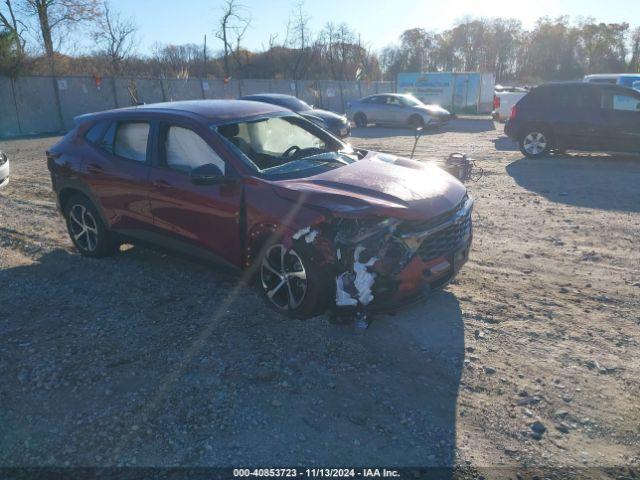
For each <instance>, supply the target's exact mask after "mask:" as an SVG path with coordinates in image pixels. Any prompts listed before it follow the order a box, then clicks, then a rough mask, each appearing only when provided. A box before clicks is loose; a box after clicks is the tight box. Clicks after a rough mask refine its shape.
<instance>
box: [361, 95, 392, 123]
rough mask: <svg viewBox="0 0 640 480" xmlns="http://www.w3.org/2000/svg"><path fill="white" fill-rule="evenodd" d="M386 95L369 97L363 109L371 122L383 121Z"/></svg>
mask: <svg viewBox="0 0 640 480" xmlns="http://www.w3.org/2000/svg"><path fill="white" fill-rule="evenodd" d="M386 98H387V96H386V95H376V96H375V97H371V99H370V100H369V102H368V104H367V108H366V110H365V115H366V116H367V119H368V120H369V121H370V122H372V123H378V122H384V116H385V115H384V112H385V103H386V101H387V100H386Z"/></svg>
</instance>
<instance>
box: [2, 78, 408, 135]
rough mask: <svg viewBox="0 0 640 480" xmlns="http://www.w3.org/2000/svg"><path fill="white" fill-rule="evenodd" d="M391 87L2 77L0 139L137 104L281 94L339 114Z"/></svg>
mask: <svg viewBox="0 0 640 480" xmlns="http://www.w3.org/2000/svg"><path fill="white" fill-rule="evenodd" d="M395 89H396V85H395V82H369V81H335V80H289V79H269V80H266V79H231V80H229V81H227V82H225V81H223V80H221V79H206V80H204V79H199V78H189V79H178V78H162V79H161V78H123V77H117V78H111V77H105V78H100V77H91V76H68V77H50V76H23V77H17V78H10V77H6V76H0V105H2V107H3V112H2V115H0V138H12V137H18V136H27V135H41V134H49V133H51V134H56V133H64V132H66V131H68V130H70V129H71V128H72V127H73V124H74V121H73V119H74V118H75V117H76V116H78V115H82V114H84V113H90V112H97V111H102V110H109V109H112V108H121V107H128V106H131V105H135V104H136V103H156V102H170V101H177V100H201V99H203V98H204V99H233V98H238V97H239V96H241V95H250V94H252V93H283V94H287V95H295V96H297V97H298V98H300V99H302V100H304V101H306V102H307V103H309V104H311V105H314V106H315V107H317V108H323V109H326V110H333V111H335V112H340V113H343V112H344V111H345V109H346V106H347V103H348V102H350V101H352V100H355V99H358V98H361V97H363V96H365V95H371V94H374V93H384V92H394V91H395ZM57 99H59V102H60V103H59V105H58V100H57Z"/></svg>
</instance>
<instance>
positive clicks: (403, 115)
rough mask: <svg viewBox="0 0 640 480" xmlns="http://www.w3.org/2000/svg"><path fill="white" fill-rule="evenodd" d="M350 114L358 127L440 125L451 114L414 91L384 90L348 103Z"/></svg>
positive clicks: (446, 120) (449, 117) (348, 112)
mask: <svg viewBox="0 0 640 480" xmlns="http://www.w3.org/2000/svg"><path fill="white" fill-rule="evenodd" d="M347 116H348V117H349V118H350V119H353V121H354V123H355V124H356V126H358V127H366V126H367V125H368V124H369V123H375V124H376V125H402V126H408V127H411V128H418V127H436V126H441V125H444V124H446V123H447V122H448V121H449V120H450V119H451V114H450V113H449V112H448V111H447V110H445V109H444V108H442V107H439V106H438V105H426V104H424V103H422V102H421V101H420V100H418V99H417V98H415V97H414V96H413V95H410V94H399V93H384V94H379V95H370V96H368V97H364V98H362V99H360V100H356V101H354V102H350V103H348V104H347Z"/></svg>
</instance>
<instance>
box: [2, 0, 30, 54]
mask: <svg viewBox="0 0 640 480" xmlns="http://www.w3.org/2000/svg"><path fill="white" fill-rule="evenodd" d="M4 4H5V7H4V8H3V9H2V10H0V26H1V27H2V28H3V29H4V30H5V31H6V32H9V34H10V35H11V37H12V39H13V43H14V45H15V47H16V54H17V56H18V58H19V59H21V58H22V57H23V55H24V45H25V40H24V37H23V36H22V32H23V31H24V30H25V28H26V27H25V25H24V23H22V22H21V21H20V20H18V19H17V17H16V14H15V10H14V8H13V5H12V3H11V0H5V2H4ZM5 9H6V10H5Z"/></svg>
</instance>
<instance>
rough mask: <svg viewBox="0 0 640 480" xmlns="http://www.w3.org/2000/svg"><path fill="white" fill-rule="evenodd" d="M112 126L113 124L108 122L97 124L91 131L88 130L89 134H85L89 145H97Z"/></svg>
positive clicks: (103, 121)
mask: <svg viewBox="0 0 640 480" xmlns="http://www.w3.org/2000/svg"><path fill="white" fill-rule="evenodd" d="M110 124H111V122H109V121H107V120H102V121H100V122H97V123H96V124H95V125H93V126H92V127H91V128H89V130H87V133H85V134H84V138H85V140H87V141H88V142H89V143H93V144H94V145H97V144H98V142H99V141H100V140H102V136H103V135H104V132H105V130H106V129H107V128H108V127H109V125H110Z"/></svg>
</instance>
